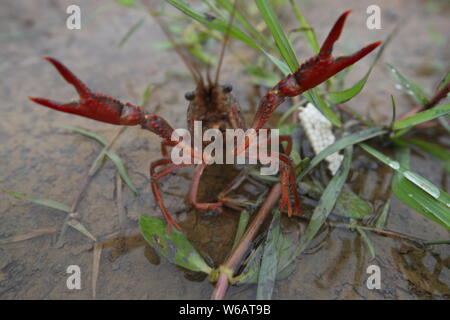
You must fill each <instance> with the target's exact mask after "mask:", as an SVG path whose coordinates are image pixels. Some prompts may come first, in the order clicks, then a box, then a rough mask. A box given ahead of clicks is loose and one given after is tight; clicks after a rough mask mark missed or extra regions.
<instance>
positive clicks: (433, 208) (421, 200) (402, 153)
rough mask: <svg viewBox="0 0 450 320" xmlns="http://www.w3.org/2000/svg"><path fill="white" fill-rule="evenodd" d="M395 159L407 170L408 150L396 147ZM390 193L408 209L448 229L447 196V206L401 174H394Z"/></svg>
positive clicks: (449, 227)
mask: <svg viewBox="0 0 450 320" xmlns="http://www.w3.org/2000/svg"><path fill="white" fill-rule="evenodd" d="M395 158H396V159H397V160H398V161H399V163H400V164H401V166H402V167H403V168H405V169H407V170H409V148H407V147H397V148H396V150H395ZM392 191H393V192H394V194H395V196H396V197H397V198H398V199H399V200H401V201H402V202H403V203H405V204H406V205H408V206H409V207H410V208H412V209H414V210H415V211H417V212H419V213H420V214H422V215H423V216H425V217H427V218H428V219H430V220H432V221H434V222H436V223H439V224H440V225H442V226H444V227H446V228H447V229H450V225H449V223H450V222H449V220H450V214H449V208H448V207H449V202H448V200H449V197H448V195H447V204H444V203H443V202H441V201H436V199H435V198H433V197H432V196H430V195H429V194H428V193H427V192H425V191H423V190H422V189H421V188H419V187H418V186H416V185H415V184H414V183H412V182H411V181H409V180H408V179H406V178H405V177H404V176H403V175H402V173H401V172H396V173H395V176H394V179H393V182H392Z"/></svg>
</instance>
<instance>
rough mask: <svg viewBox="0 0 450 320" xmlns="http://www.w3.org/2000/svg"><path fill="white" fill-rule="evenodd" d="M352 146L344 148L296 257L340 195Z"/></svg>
mask: <svg viewBox="0 0 450 320" xmlns="http://www.w3.org/2000/svg"><path fill="white" fill-rule="evenodd" d="M352 153H353V146H352V145H350V146H348V147H346V148H345V154H344V160H343V162H342V165H341V167H340V168H339V170H338V171H337V172H336V174H335V175H334V177H333V178H332V179H331V181H330V183H329V184H328V186H327V187H326V188H325V190H324V191H323V194H322V197H321V198H320V201H319V204H318V206H317V207H316V208H315V209H314V212H313V215H312V217H311V220H310V222H309V224H308V227H307V228H306V230H305V233H304V235H303V237H302V239H301V242H300V245H299V247H298V248H297V250H296V253H295V256H296V257H298V256H299V255H300V254H301V253H302V252H303V251H304V250H305V249H306V248H307V246H308V245H309V243H310V241H311V240H312V239H313V238H314V237H315V235H316V234H317V232H318V231H319V229H320V227H322V225H323V224H324V223H325V221H326V219H327V218H328V216H329V214H330V213H331V210H333V207H334V205H335V204H336V200H337V199H338V197H339V194H340V193H341V190H342V187H343V186H344V183H345V180H346V179H347V176H348V172H349V171H350V166H351V161H352Z"/></svg>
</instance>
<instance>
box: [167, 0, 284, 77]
mask: <svg viewBox="0 0 450 320" xmlns="http://www.w3.org/2000/svg"><path fill="white" fill-rule="evenodd" d="M166 1H167V2H169V3H170V4H171V5H173V6H174V7H175V8H177V9H178V10H180V11H181V12H183V13H184V14H186V15H187V16H189V17H191V18H193V19H194V20H197V21H198V22H200V23H201V24H203V25H204V26H205V27H207V28H209V29H213V30H218V31H220V32H222V33H223V34H225V33H226V32H227V31H229V34H230V36H231V37H232V38H234V39H237V40H240V41H242V42H243V43H245V44H246V45H248V46H250V47H252V48H253V49H256V50H259V51H260V52H262V53H264V54H265V55H266V56H267V57H268V58H269V60H270V61H271V62H272V63H273V64H275V65H276V66H277V67H278V68H279V69H280V70H281V72H282V73H283V74H284V75H287V74H289V73H290V69H289V67H288V66H287V65H286V64H285V63H284V62H283V61H281V60H279V59H278V58H275V57H274V56H272V55H271V54H269V53H268V52H267V51H266V50H265V49H264V48H262V47H261V46H260V45H259V44H258V43H257V42H256V41H254V40H253V39H252V38H250V37H249V36H248V35H247V34H246V33H245V32H243V31H242V30H240V29H238V28H237V27H235V26H230V28H228V22H225V21H223V20H221V19H219V18H215V17H213V18H211V17H209V16H208V17H207V16H206V15H205V14H203V13H201V12H199V11H197V10H194V9H192V7H190V6H189V5H187V4H186V3H185V2H183V1H181V0H166Z"/></svg>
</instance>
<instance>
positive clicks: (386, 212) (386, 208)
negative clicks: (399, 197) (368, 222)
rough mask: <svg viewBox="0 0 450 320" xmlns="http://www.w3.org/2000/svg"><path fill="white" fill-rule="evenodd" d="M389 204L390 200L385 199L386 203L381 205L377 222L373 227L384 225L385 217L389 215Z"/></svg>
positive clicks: (379, 227) (378, 227) (382, 226)
mask: <svg viewBox="0 0 450 320" xmlns="http://www.w3.org/2000/svg"><path fill="white" fill-rule="evenodd" d="M390 206H391V200H388V201H386V203H385V204H384V206H383V209H382V211H381V214H380V216H379V217H378V219H377V222H376V223H375V227H376V228H377V229H383V228H384V227H385V225H386V221H387V217H388V215H389V208H390Z"/></svg>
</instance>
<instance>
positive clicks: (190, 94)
mask: <svg viewBox="0 0 450 320" xmlns="http://www.w3.org/2000/svg"><path fill="white" fill-rule="evenodd" d="M184 98H185V99H186V100H188V101H192V100H194V98H195V93H194V92H192V91H189V92H186V93H185V94H184Z"/></svg>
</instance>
